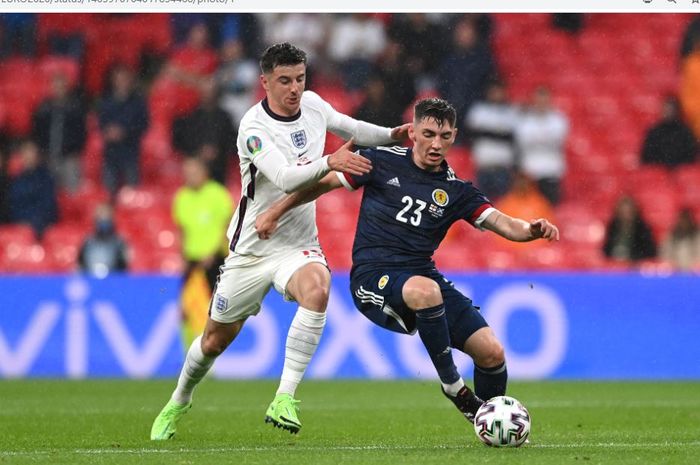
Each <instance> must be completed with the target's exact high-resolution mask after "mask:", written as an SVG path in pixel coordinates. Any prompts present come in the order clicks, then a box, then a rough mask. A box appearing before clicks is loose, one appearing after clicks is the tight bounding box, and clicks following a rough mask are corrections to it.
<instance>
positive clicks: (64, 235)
mask: <svg viewBox="0 0 700 465" xmlns="http://www.w3.org/2000/svg"><path fill="white" fill-rule="evenodd" d="M91 231H92V230H91V228H86V227H84V226H82V225H79V224H73V223H59V224H57V225H54V226H51V227H50V228H48V229H47V230H46V232H45V233H44V237H43V239H42V244H43V246H44V250H45V251H46V253H47V254H48V255H49V256H50V257H51V259H52V261H53V263H54V264H55V266H56V268H57V269H59V270H61V271H71V270H75V269H76V267H77V261H78V253H79V252H80V247H81V245H82V243H83V241H84V240H85V238H86V237H87V236H88V235H89V234H90V233H91Z"/></svg>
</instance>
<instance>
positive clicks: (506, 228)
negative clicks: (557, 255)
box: [481, 208, 559, 242]
mask: <svg viewBox="0 0 700 465" xmlns="http://www.w3.org/2000/svg"><path fill="white" fill-rule="evenodd" d="M481 227H482V228H484V229H488V230H489V231H493V232H495V233H496V234H498V235H499V236H502V237H505V238H506V239H508V240H511V241H514V242H529V241H534V240H535V239H546V240H548V241H550V242H551V241H555V240H556V241H558V240H559V229H558V228H557V227H556V226H555V225H553V224H552V223H550V222H549V221H547V220H546V219H544V218H539V219H537V220H532V221H530V222H529V223H528V222H527V221H525V220H521V219H520V218H513V217H512V216H509V215H506V214H505V213H503V212H500V211H498V210H496V209H495V208H494V209H493V211H491V213H490V214H489V215H488V216H487V217H486V218H485V219H484V221H483V222H482V223H481Z"/></svg>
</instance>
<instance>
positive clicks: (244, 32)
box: [219, 13, 262, 57]
mask: <svg viewBox="0 0 700 465" xmlns="http://www.w3.org/2000/svg"><path fill="white" fill-rule="evenodd" d="M220 16H221V23H220V25H219V39H220V41H219V47H224V46H225V45H226V43H227V42H230V41H239V42H241V43H242V44H243V50H245V52H246V56H247V57H259V56H260V55H261V54H262V49H261V48H262V43H261V40H260V39H261V37H262V31H261V30H260V27H261V26H260V24H259V21H258V19H257V18H256V16H255V15H254V14H252V13H227V14H223V15H220Z"/></svg>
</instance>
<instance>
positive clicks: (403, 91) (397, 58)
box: [377, 41, 416, 112]
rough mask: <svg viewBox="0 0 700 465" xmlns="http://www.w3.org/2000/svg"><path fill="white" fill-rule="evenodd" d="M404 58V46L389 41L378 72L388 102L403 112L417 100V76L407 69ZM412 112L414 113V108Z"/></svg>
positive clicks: (379, 63) (380, 60)
mask: <svg viewBox="0 0 700 465" xmlns="http://www.w3.org/2000/svg"><path fill="white" fill-rule="evenodd" d="M402 56H403V52H402V45H401V44H400V43H398V42H393V41H389V43H388V44H387V46H386V48H385V49H384V52H382V55H381V57H380V58H379V60H378V66H379V69H378V71H377V72H378V73H379V74H380V75H381V77H382V81H384V91H385V92H386V99H387V101H388V102H392V104H393V105H396V106H397V107H399V108H401V109H402V111H403V109H405V108H407V107H408V106H409V105H411V103H413V100H414V99H415V98H416V85H415V76H414V75H413V74H411V72H410V71H409V70H408V69H407V68H406V65H405V63H404V61H403V59H402ZM410 111H411V112H412V111H413V107H411V109H410Z"/></svg>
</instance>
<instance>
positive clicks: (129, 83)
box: [98, 65, 148, 196]
mask: <svg viewBox="0 0 700 465" xmlns="http://www.w3.org/2000/svg"><path fill="white" fill-rule="evenodd" d="M110 82H111V89H110V91H109V92H108V93H107V94H106V95H104V96H103V97H102V101H101V102H100V105H99V110H98V115H99V120H100V131H101V132H102V139H103V140H104V160H103V173H102V174H103V180H104V185H105V187H106V188H107V190H108V191H109V193H110V194H111V195H112V196H114V195H116V192H117V190H118V189H119V187H120V186H121V184H122V183H123V184H125V185H128V186H136V185H138V183H139V152H140V149H141V138H142V137H143V135H144V133H145V132H146V129H147V128H148V110H147V107H146V101H145V100H144V98H143V96H141V95H140V94H139V93H138V92H137V91H136V88H135V85H134V74H133V73H132V72H131V70H130V69H129V68H127V67H126V66H122V65H117V66H116V67H114V69H113V70H112V72H111V76H110Z"/></svg>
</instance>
